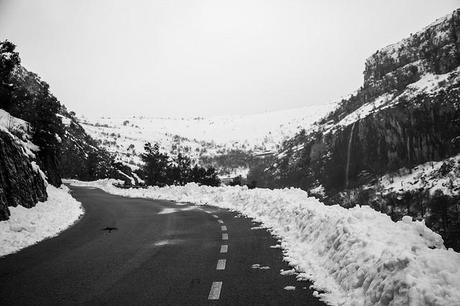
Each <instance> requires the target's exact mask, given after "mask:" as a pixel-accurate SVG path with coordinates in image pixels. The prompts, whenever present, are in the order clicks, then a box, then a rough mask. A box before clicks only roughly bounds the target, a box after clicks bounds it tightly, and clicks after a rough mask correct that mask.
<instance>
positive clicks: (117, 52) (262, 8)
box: [0, 0, 460, 116]
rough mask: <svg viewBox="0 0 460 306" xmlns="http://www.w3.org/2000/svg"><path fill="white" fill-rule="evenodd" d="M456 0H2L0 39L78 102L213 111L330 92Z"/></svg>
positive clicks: (345, 88) (81, 109)
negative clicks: (379, 51)
mask: <svg viewBox="0 0 460 306" xmlns="http://www.w3.org/2000/svg"><path fill="white" fill-rule="evenodd" d="M459 6H460V0H426V1H422V0H380V1H370V0H353V1H351V0H342V1H338V0H337V1H324V0H317V1H308V0H279V1H277V0H260V1H253V0H241V1H240V0H232V1H220V0H209V1H204V0H199V1H193V0H176V1H172V0H164V1H153V0H143V1H116V0H107V1H94V0H79V1H70V0H68V1H64V0H32V1H30V0H11V1H8V0H7V1H5V0H0V39H5V38H8V39H9V40H11V41H13V42H14V43H16V44H17V45H18V50H19V52H20V53H21V57H22V63H23V65H24V66H25V67H26V68H28V69H30V70H32V71H34V72H36V73H38V74H39V75H40V76H42V78H43V79H44V80H45V81H47V82H48V83H49V84H50V86H51V90H52V92H53V93H54V94H55V95H56V96H57V97H58V99H60V101H61V102H62V103H64V104H65V105H67V106H68V108H70V109H73V110H75V111H76V112H77V113H83V114H87V115H88V114H93V115H94V114H99V115H105V114H111V115H114V114H115V115H128V114H144V115H151V116H157V115H161V116H165V115H205V116H206V115H222V114H245V113H256V112H263V111H269V110H277V109H283V108H293V107H299V106H306V105H311V104H320V103H327V102H330V101H332V100H334V99H336V98H338V97H341V96H345V95H347V94H349V93H350V92H352V91H354V90H355V89H357V88H358V87H359V86H360V85H361V83H362V71H363V68H364V60H365V59H366V58H367V57H368V56H369V55H371V54H372V53H373V52H375V51H376V50H377V49H379V48H381V47H384V46H385V45H387V44H390V43H393V42H396V41H398V40H400V39H402V38H404V37H406V36H408V35H409V34H410V33H411V32H416V31H417V30H419V29H421V28H422V27H424V26H426V25H428V24H429V23H431V22H432V21H434V20H435V19H436V18H438V17H441V16H443V15H445V14H448V13H450V12H451V11H453V10H454V9H455V8H457V7H459Z"/></svg>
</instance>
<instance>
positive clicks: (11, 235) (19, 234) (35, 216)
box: [0, 185, 83, 256]
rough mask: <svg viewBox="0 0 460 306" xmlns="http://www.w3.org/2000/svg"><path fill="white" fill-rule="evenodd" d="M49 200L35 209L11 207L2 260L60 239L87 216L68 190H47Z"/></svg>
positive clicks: (2, 232) (2, 230)
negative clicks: (48, 241)
mask: <svg viewBox="0 0 460 306" xmlns="http://www.w3.org/2000/svg"><path fill="white" fill-rule="evenodd" d="M46 191H47V193H48V200H47V201H46V202H39V203H37V205H36V206H35V207H32V208H25V207H22V206H17V207H10V212H11V216H10V219H9V220H6V221H1V222H0V256H4V255H6V254H10V253H14V252H17V251H19V250H20V249H22V248H25V247H27V246H30V245H32V244H35V243H37V242H39V241H41V240H43V239H45V238H49V237H53V236H56V235H57V234H58V233H59V232H61V231H63V230H64V229H66V228H68V227H69V226H71V225H72V224H73V223H75V221H76V220H78V218H79V217H80V216H81V215H82V214H83V209H82V207H81V205H80V203H79V202H77V200H75V199H74V198H72V196H71V195H70V194H69V192H68V188H67V187H65V186H62V187H61V188H56V187H54V186H52V185H48V187H47V190H46Z"/></svg>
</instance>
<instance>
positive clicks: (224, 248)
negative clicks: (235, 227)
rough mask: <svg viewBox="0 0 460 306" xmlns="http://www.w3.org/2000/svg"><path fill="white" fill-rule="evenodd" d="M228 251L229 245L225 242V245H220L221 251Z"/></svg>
mask: <svg viewBox="0 0 460 306" xmlns="http://www.w3.org/2000/svg"><path fill="white" fill-rule="evenodd" d="M227 251H228V245H226V244H223V245H221V246H220V252H221V253H227Z"/></svg>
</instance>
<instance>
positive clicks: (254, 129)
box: [80, 104, 333, 165]
mask: <svg viewBox="0 0 460 306" xmlns="http://www.w3.org/2000/svg"><path fill="white" fill-rule="evenodd" d="M332 108H333V105H332V104H324V105H315V106H309V107H302V108H297V109H289V110H283V111H277V112H268V113H261V114H254V115H244V116H218V117H209V118H202V117H195V118H183V117H177V118H173V117H169V118H160V117H148V116H126V117H102V118H90V117H82V118H81V122H80V123H81V124H82V125H83V127H84V128H85V130H86V131H87V132H88V133H89V134H90V135H91V136H92V137H93V138H95V139H97V140H99V141H100V142H101V144H102V145H103V146H104V147H106V148H107V149H108V150H109V151H111V152H116V153H118V154H119V157H120V158H121V159H122V160H123V161H124V162H126V163H129V164H132V165H135V164H139V163H140V159H139V157H138V154H139V153H141V152H143V148H144V144H145V143H146V142H151V143H159V144H160V147H161V149H162V150H163V151H165V152H168V153H171V154H172V155H176V154H177V153H179V152H182V153H185V154H187V155H189V156H191V157H192V159H194V160H196V161H198V160H199V158H200V156H216V155H222V154H225V153H226V152H228V151H230V150H235V149H236V150H242V151H245V152H251V153H261V152H267V151H269V152H273V151H275V150H276V149H277V148H278V147H279V145H280V143H281V142H282V141H283V140H285V139H287V138H289V137H292V136H293V135H294V134H295V133H297V132H298V131H299V130H301V129H309V127H310V126H311V124H312V123H313V122H315V121H316V120H318V119H319V118H321V117H323V116H324V115H325V114H326V113H327V112H328V111H330V110H331V109H332ZM152 112H153V110H152Z"/></svg>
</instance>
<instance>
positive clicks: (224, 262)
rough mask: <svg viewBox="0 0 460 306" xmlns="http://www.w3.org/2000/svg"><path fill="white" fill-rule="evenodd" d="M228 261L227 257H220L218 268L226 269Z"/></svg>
mask: <svg viewBox="0 0 460 306" xmlns="http://www.w3.org/2000/svg"><path fill="white" fill-rule="evenodd" d="M226 263H227V260H226V259H219V260H218V261H217V266H216V270H225V264H226Z"/></svg>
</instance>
